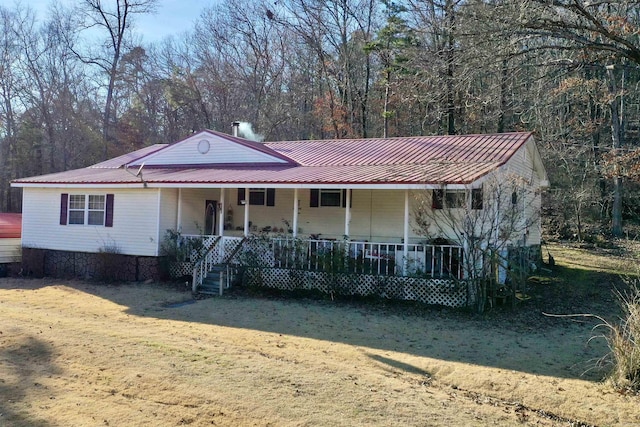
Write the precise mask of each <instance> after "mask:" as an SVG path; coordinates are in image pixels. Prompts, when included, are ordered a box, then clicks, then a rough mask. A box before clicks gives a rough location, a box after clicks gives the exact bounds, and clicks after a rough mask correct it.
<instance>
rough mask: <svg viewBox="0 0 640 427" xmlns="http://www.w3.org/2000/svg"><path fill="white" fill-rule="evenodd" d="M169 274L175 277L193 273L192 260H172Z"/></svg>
mask: <svg viewBox="0 0 640 427" xmlns="http://www.w3.org/2000/svg"><path fill="white" fill-rule="evenodd" d="M169 275H170V276H171V277H173V278H177V277H182V276H191V275H193V263H192V262H172V263H170V264H169Z"/></svg>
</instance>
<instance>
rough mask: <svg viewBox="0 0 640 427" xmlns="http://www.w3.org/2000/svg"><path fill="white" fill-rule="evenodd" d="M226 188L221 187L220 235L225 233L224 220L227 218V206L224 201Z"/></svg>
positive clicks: (219, 209)
mask: <svg viewBox="0 0 640 427" xmlns="http://www.w3.org/2000/svg"><path fill="white" fill-rule="evenodd" d="M224 193H225V191H224V188H221V189H220V203H218V211H219V212H218V236H222V235H223V234H224V220H225V212H226V209H227V208H226V206H225V202H224Z"/></svg>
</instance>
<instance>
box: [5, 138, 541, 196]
mask: <svg viewBox="0 0 640 427" xmlns="http://www.w3.org/2000/svg"><path fill="white" fill-rule="evenodd" d="M209 132H212V131H209ZM216 134H217V135H218V136H221V135H224V134H218V133H216ZM224 137H225V138H227V139H229V140H232V141H235V140H236V139H241V138H236V137H231V136H228V135H224ZM530 137H531V134H530V133H503V134H491V135H455V136H419V137H405V138H387V139H383V138H371V139H342V140H318V141H284V142H270V143H265V144H258V143H250V144H249V145H247V144H245V145H247V146H253V145H254V144H258V145H259V146H263V149H264V150H268V152H275V153H277V154H278V155H279V156H282V157H286V158H288V159H291V163H290V164H286V165H279V166H276V165H261V164H253V165H248V164H244V165H215V166H210V165H209V166H202V167H184V166H183V167H179V166H177V165H176V166H171V167H157V166H155V167H154V168H146V169H144V170H143V173H142V178H143V179H144V181H145V182H147V183H148V184H157V185H162V184H180V183H182V184H185V185H188V184H216V183H217V184H233V183H238V184H260V183H262V184H441V183H449V184H467V183H471V182H473V181H475V180H477V179H478V178H480V177H482V176H484V175H486V174H487V173H489V172H490V171H492V170H494V169H496V168H498V167H500V166H501V165H503V164H505V163H506V162H507V161H508V160H509V159H510V158H511V156H513V154H514V153H515V152H516V151H517V150H518V149H519V148H521V147H522V146H523V145H524V144H525V143H526V141H527V140H529V138H530ZM245 142H246V141H245ZM170 147H171V146H168V147H165V148H160V149H162V150H165V149H170ZM148 148H149V150H151V147H148ZM149 152H152V151H149ZM265 152H266V151H265ZM139 154H140V150H139V151H137V152H134V153H130V154H129V155H126V156H130V157H128V158H135V159H138V158H140V155H139ZM126 156H120V157H119V158H116V159H112V160H110V161H107V162H102V163H99V164H98V165H95V166H93V167H90V168H85V169H77V170H73V171H68V172H60V173H56V174H49V175H43V176H37V177H32V178H22V179H19V180H16V181H14V182H15V183H17V184H21V183H31V184H38V183H40V184H116V185H117V184H131V183H140V182H141V178H140V177H136V176H134V174H131V173H129V172H127V171H126V170H124V169H123V168H120V169H114V168H116V167H117V166H116V164H117V163H119V162H122V161H123V160H124V161H126V160H127V157H126ZM132 162H135V160H132ZM296 163H297V164H296ZM130 164H131V163H130Z"/></svg>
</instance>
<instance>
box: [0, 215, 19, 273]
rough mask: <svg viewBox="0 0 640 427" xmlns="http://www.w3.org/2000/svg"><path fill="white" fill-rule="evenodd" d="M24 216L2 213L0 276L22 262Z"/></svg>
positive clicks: (0, 218)
mask: <svg viewBox="0 0 640 427" xmlns="http://www.w3.org/2000/svg"><path fill="white" fill-rule="evenodd" d="M21 223H22V215H20V214H16V213H0V276H4V275H6V274H7V273H8V272H9V270H11V269H13V268H12V267H14V266H15V265H17V264H18V263H19V262H20V247H21V246H22V245H21V241H20V235H21V229H22V225H21Z"/></svg>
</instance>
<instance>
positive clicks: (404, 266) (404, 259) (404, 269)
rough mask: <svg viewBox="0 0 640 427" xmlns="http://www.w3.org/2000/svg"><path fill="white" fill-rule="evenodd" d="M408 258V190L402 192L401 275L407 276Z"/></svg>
mask: <svg viewBox="0 0 640 427" xmlns="http://www.w3.org/2000/svg"><path fill="white" fill-rule="evenodd" d="M408 258H409V189H408V188H407V189H406V190H404V248H403V256H402V274H407V262H408Z"/></svg>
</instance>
